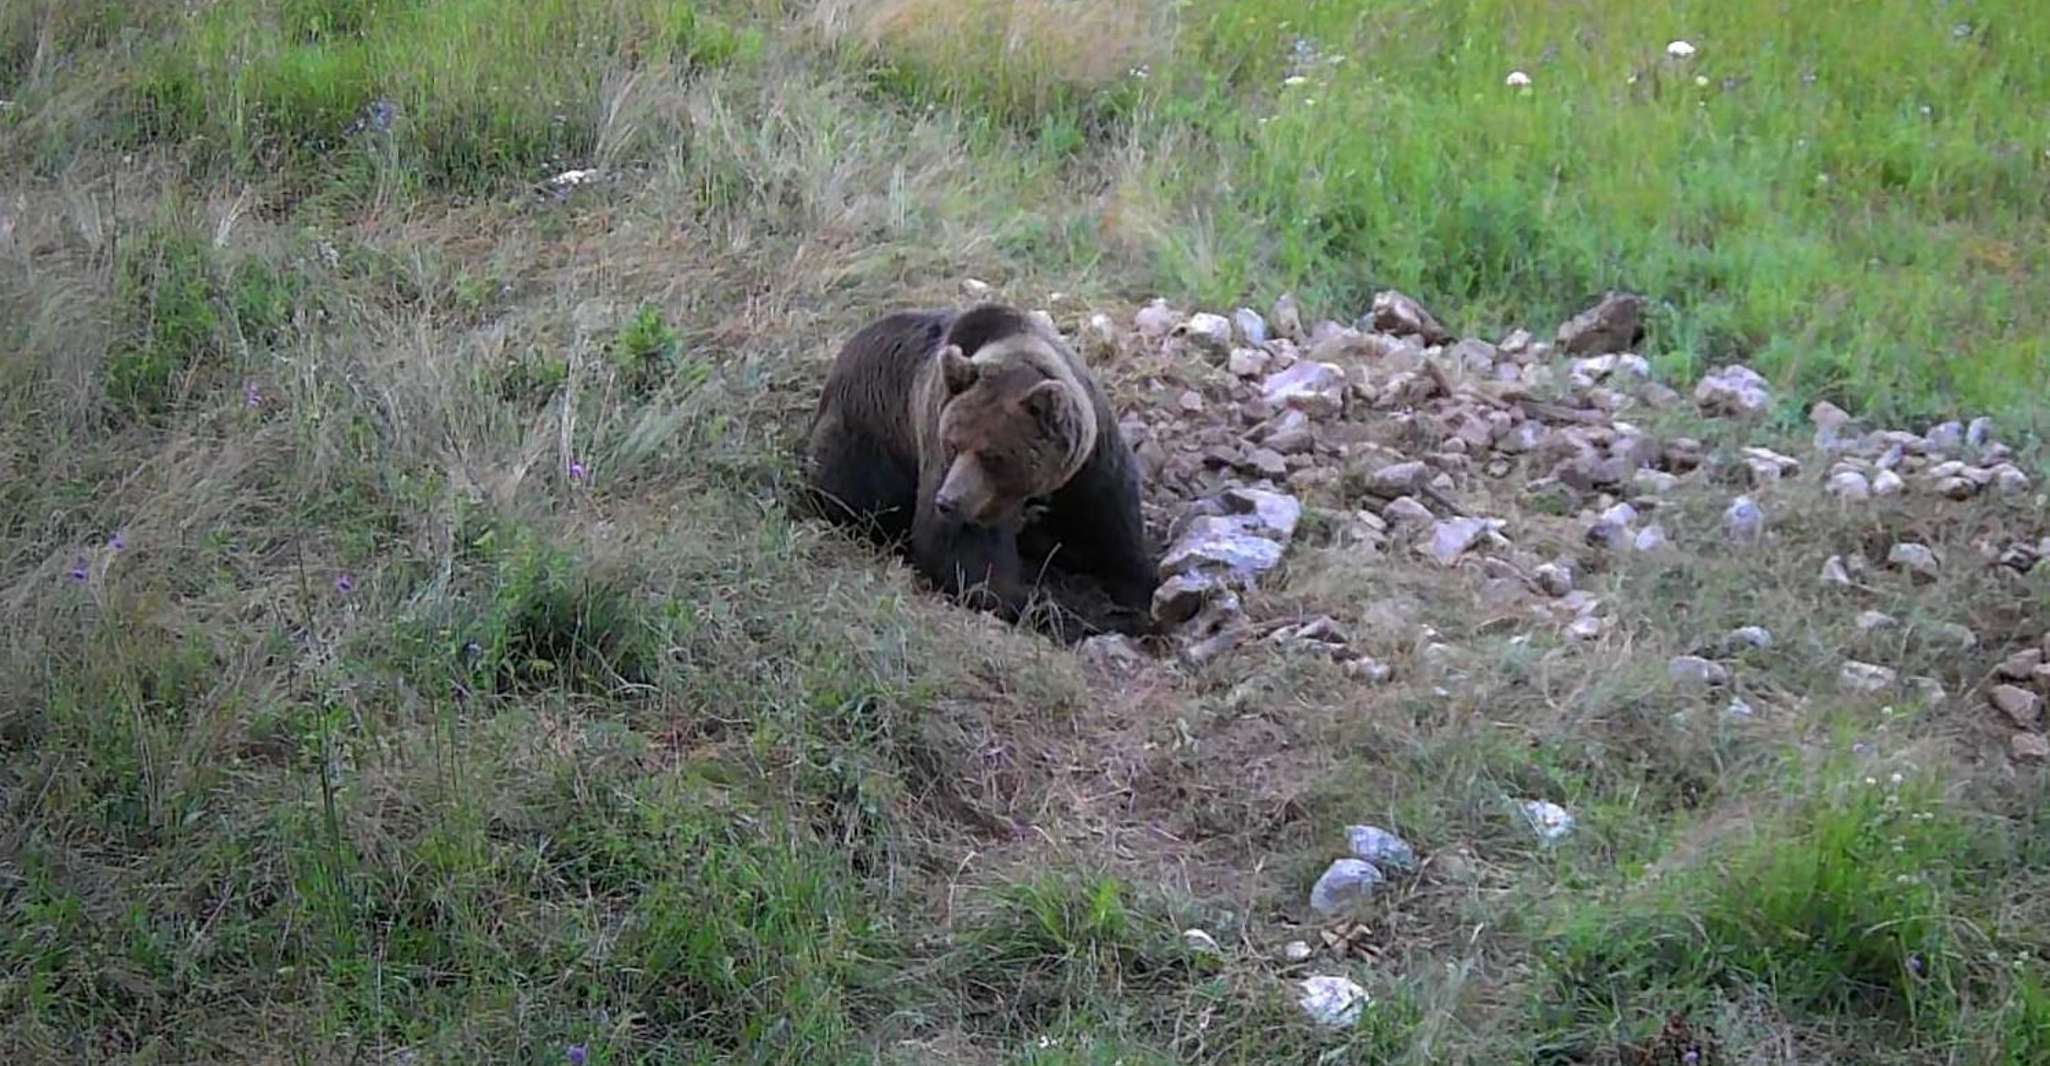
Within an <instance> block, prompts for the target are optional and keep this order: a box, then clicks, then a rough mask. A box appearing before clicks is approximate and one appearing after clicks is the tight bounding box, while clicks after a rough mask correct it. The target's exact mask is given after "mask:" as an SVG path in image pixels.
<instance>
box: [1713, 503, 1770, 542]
mask: <svg viewBox="0 0 2050 1066" xmlns="http://www.w3.org/2000/svg"><path fill="white" fill-rule="evenodd" d="M1723 527H1724V528H1725V529H1727V530H1728V531H1729V534H1730V536H1731V538H1732V539H1734V540H1737V541H1739V542H1746V541H1755V540H1757V539H1758V538H1760V537H1762V536H1764V535H1765V509H1764V508H1762V507H1760V506H1758V501H1756V500H1753V499H1752V498H1751V497H1749V496H1739V497H1737V498H1736V499H1735V500H1732V501H1731V502H1730V506H1729V508H1728V509H1727V510H1725V511H1724V512H1723Z"/></svg>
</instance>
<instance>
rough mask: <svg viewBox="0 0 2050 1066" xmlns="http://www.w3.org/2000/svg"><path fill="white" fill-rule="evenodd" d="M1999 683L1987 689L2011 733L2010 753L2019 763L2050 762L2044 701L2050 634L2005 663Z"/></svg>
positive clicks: (2049, 677)
mask: <svg viewBox="0 0 2050 1066" xmlns="http://www.w3.org/2000/svg"><path fill="white" fill-rule="evenodd" d="M1994 673H1995V675H1996V677H1995V682H1996V683H1995V684H1993V685H1991V686H1990V687H1988V688H1987V690H1986V702H1987V704H1988V705H1989V706H1990V707H1991V708H1992V709H1993V710H1994V711H1995V712H1997V714H1998V719H1997V721H1998V722H1999V723H2000V724H2001V725H2002V726H2004V727H2005V728H2006V729H2007V731H2008V738H2007V742H2008V752H2009V754H2011V755H2012V756H2013V757H2014V759H2015V761H2016V762H2038V763H2040V762H2050V737H2046V736H2045V735H2044V732H2043V730H2044V724H2045V723H2044V709H2043V705H2044V699H2045V697H2046V696H2050V633H2045V634H2043V637H2042V639H2041V640H2040V641H2039V642H2038V643H2037V645H2036V646H2035V647H2029V648H2023V649H2021V650H2020V651H2017V652H2015V653H2013V654H2012V655H2009V656H2008V657H2007V658H2006V659H2004V660H2002V661H2001V664H2000V666H1999V668H1998V669H1997V670H1995V671H1994Z"/></svg>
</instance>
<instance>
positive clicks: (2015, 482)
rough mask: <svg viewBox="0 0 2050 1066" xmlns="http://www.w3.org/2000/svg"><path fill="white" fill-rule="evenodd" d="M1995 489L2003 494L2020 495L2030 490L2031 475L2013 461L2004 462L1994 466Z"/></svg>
mask: <svg viewBox="0 0 2050 1066" xmlns="http://www.w3.org/2000/svg"><path fill="white" fill-rule="evenodd" d="M1993 491H1995V492H1998V493H1999V494H2001V495H2002V496H2019V495H2021V494H2023V493H2025V492H2027V491H2029V476H2028V475H2027V474H2024V473H2022V472H2021V470H2020V469H2019V468H2018V467H2016V466H2015V465H2014V464H2013V463H2002V464H2000V465H1999V466H1996V467H1994V468H1993Z"/></svg>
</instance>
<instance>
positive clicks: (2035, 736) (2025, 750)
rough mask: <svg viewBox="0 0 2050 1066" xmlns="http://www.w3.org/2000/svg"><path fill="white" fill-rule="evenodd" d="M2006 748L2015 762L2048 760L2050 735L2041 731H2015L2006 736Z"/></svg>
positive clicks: (2049, 756)
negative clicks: (2047, 735)
mask: <svg viewBox="0 0 2050 1066" xmlns="http://www.w3.org/2000/svg"><path fill="white" fill-rule="evenodd" d="M2007 750H2008V753H2009V754H2011V755H2012V756H2013V757H2014V761H2016V762H2045V761H2050V737H2045V736H2044V735H2043V734H2041V733H2016V734H2015V735H2014V736H2012V737H2009V738H2008V740H2007Z"/></svg>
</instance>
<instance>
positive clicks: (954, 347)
mask: <svg viewBox="0 0 2050 1066" xmlns="http://www.w3.org/2000/svg"><path fill="white" fill-rule="evenodd" d="M938 358H939V361H940V377H941V379H942V380H944V381H945V382H946V384H947V395H949V396H959V395H960V394H962V393H964V392H967V391H968V390H969V388H970V387H972V386H973V385H974V384H975V364H974V363H973V362H972V361H970V360H969V358H968V357H967V356H965V355H963V354H961V346H960V345H958V344H949V345H947V346H946V347H944V348H941V349H940V353H939V356H938Z"/></svg>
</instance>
